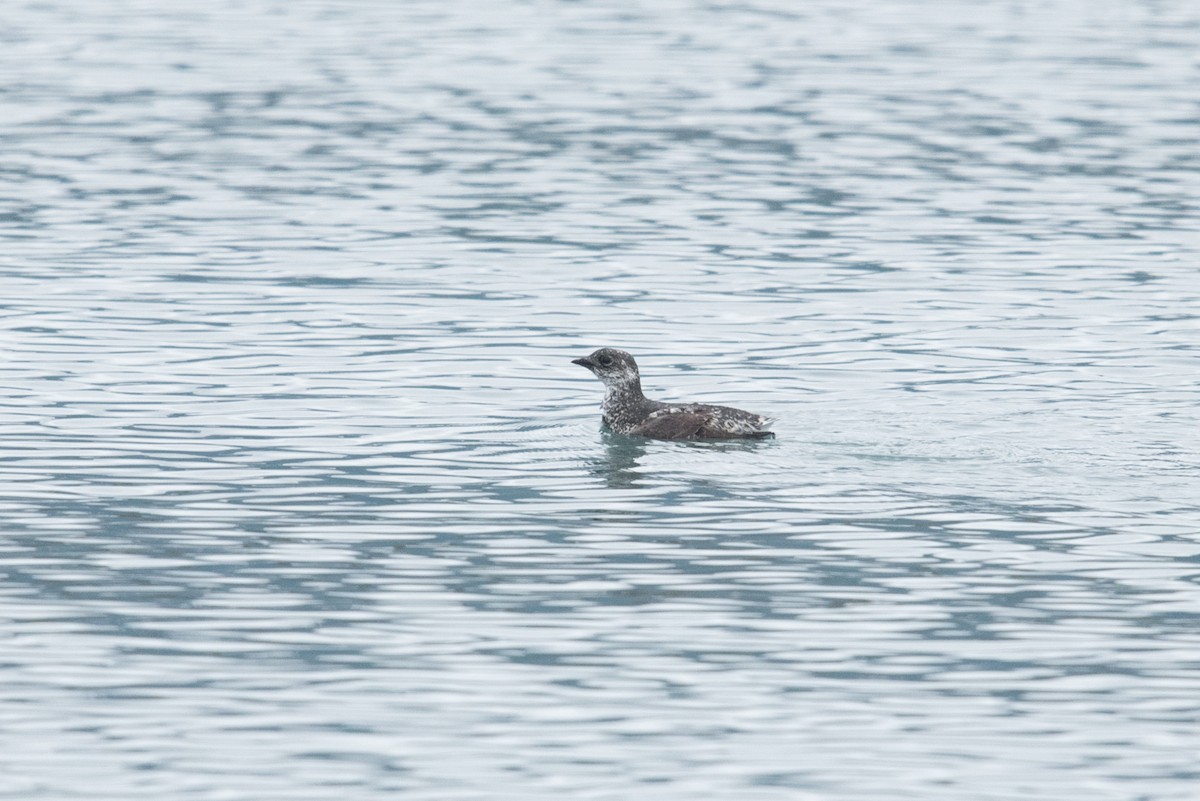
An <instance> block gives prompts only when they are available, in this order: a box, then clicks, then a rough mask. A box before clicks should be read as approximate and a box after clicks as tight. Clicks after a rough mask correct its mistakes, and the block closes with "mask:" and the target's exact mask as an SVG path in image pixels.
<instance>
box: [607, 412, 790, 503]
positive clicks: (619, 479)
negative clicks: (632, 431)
mask: <svg viewBox="0 0 1200 801" xmlns="http://www.w3.org/2000/svg"><path fill="white" fill-rule="evenodd" d="M600 444H601V446H602V447H603V449H604V450H603V451H602V452H601V453H600V455H599V456H597V457H596V458H595V459H593V460H591V463H590V465H589V467H590V470H591V473H592V475H594V476H596V477H597V478H600V479H603V480H604V483H606V484H607V485H608V486H609V487H610V488H612V489H637V488H642V487H645V486H646V485H647V479H648V478H651V479H654V480H653V481H651V482H650V483H661V479H662V475H661V474H660V473H658V472H655V473H651V472H650V469H649V468H645V467H643V466H642V463H643V461H644V460H645V457H646V454H647V453H650V452H651V451H652V450H653V452H654V453H661V452H662V451H664V450H668V449H673V448H686V449H688V450H689V451H698V452H700V453H704V454H706V455H709V456H711V457H713V458H720V454H724V453H729V452H730V451H757V450H762V449H763V448H771V447H776V446H777V444H778V443H777V442H776V441H775V440H709V441H693V442H662V441H659V440H652V439H646V438H644V437H632V436H627V435H625V434H618V433H616V432H615V431H613V430H612V429H610V428H609V427H608V426H601V428H600ZM702 458H703V457H700V456H699V455H697V461H694V462H692V465H693V466H694V467H699V465H700V463H701V461H702ZM687 472H693V471H687ZM696 472H699V470H697V471H696ZM694 478H695V477H694V476H693V479H694Z"/></svg>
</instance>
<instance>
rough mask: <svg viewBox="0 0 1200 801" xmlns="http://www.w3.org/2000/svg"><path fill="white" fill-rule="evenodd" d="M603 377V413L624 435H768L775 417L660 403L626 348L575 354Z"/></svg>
mask: <svg viewBox="0 0 1200 801" xmlns="http://www.w3.org/2000/svg"><path fill="white" fill-rule="evenodd" d="M571 363H572V364H578V365H581V366H583V367H586V368H587V369H589V370H591V371H592V373H594V374H595V376H596V378H599V379H600V380H601V381H603V382H604V402H603V403H601V404H600V412H601V414H602V415H603V416H604V422H605V423H607V424H608V426H609V428H611V429H612V430H613V431H616V432H617V433H620V434H633V435H636V436H641V437H650V438H652V439H767V438H769V437H773V436H775V434H774V433H773V432H771V431H768V430H767V426H769V425H770V424H771V423H772V422H774V420H773V419H772V418H770V417H763V416H762V415H760V414H751V413H750V412H743V411H742V410H741V409H733V408H730V407H729V406H710V405H708V404H705V403H660V402H659V401H653V400H650V399H649V398H647V397H646V396H645V395H643V394H642V379H641V376H640V375H639V374H638V366H637V362H635V361H634V360H633V357H632V356H630V355H629V354H628V353H626V352H625V351H623V350H617V349H616V348H600V349H599V350H597V351H595V352H593V353H591V354H589V355H587V356H585V357H584V358H582V359H573V360H572V361H571Z"/></svg>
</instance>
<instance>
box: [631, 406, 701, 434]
mask: <svg viewBox="0 0 1200 801" xmlns="http://www.w3.org/2000/svg"><path fill="white" fill-rule="evenodd" d="M707 425H708V415H706V414H700V413H697V412H675V413H673V414H659V415H655V416H654V417H651V418H650V419H649V420H647V421H646V422H644V423H642V424H641V425H640V426H638V427H637V428H635V429H634V430H633V433H635V434H638V435H640V436H643V437H652V438H654V439H701V438H703V437H704V436H705V433H704V432H705V428H706V426H707Z"/></svg>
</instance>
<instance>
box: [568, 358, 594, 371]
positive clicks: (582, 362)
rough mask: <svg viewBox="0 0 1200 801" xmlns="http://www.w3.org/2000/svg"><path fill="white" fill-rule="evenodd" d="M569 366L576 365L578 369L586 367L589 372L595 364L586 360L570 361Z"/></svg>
mask: <svg viewBox="0 0 1200 801" xmlns="http://www.w3.org/2000/svg"><path fill="white" fill-rule="evenodd" d="M571 364H578V365H579V366H580V367H586V368H587V369H589V370H591V369H592V368H594V367H595V366H596V365H595V363H593V362H591V361H589V360H587V359H571Z"/></svg>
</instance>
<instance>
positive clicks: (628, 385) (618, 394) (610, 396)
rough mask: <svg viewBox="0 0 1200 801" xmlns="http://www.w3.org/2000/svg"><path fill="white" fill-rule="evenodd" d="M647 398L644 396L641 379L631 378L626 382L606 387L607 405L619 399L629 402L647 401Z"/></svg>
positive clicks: (605, 397)
mask: <svg viewBox="0 0 1200 801" xmlns="http://www.w3.org/2000/svg"><path fill="white" fill-rule="evenodd" d="M645 398H646V396H645V395H643V394H642V380H641V379H640V378H631V379H628V380H626V381H618V382H614V383H612V384H605V385H604V402H605V403H609V402H610V401H614V400H618V399H619V400H622V401H625V402H628V401H640V400H645Z"/></svg>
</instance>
